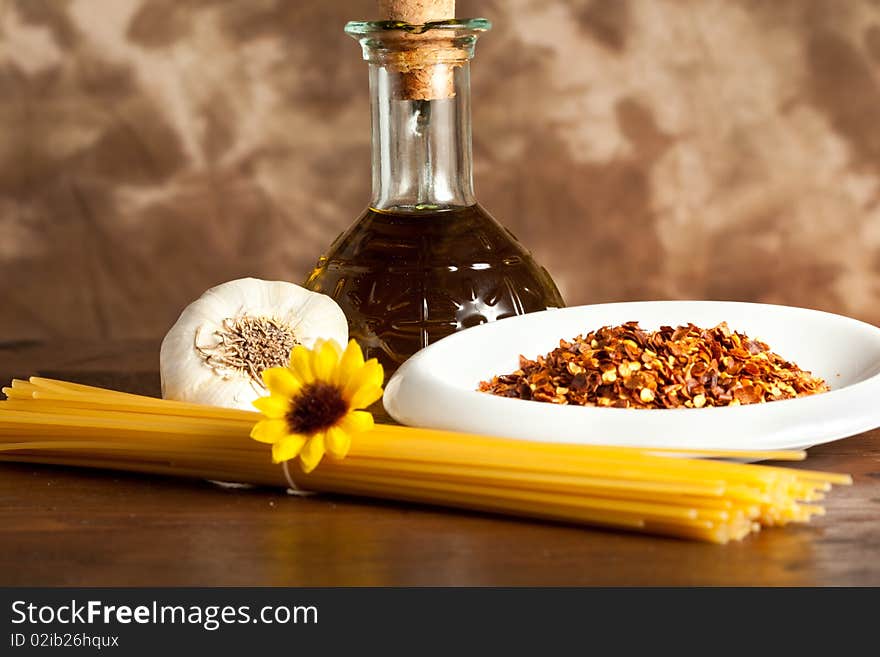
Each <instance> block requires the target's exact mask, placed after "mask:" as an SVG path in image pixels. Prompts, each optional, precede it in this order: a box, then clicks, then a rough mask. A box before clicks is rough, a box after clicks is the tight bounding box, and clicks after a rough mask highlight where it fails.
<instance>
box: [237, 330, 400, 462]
mask: <svg viewBox="0 0 880 657" xmlns="http://www.w3.org/2000/svg"><path fill="white" fill-rule="evenodd" d="M262 376H263V382H264V383H265V384H266V387H267V388H268V389H269V393H270V394H269V395H268V396H266V397H261V398H260V399H257V400H256V401H255V402H254V406H256V407H257V409H259V410H260V412H261V413H263V415H264V416H265V417H266V419H265V420H261V421H260V422H257V424H256V425H255V426H254V428H253V430H252V431H251V438H253V439H254V440H258V441H260V442H262V443H270V444H271V445H272V460H273V461H275V463H281V462H282V461H289V460H290V459H293V458H296V457H297V456H299V461H300V465H301V466H302V469H303V470H304V471H305V472H311V471H312V470H314V469H315V466H317V465H318V463H320V462H321V459H322V458H323V456H324V452H325V451H326V452H327V453H329V454H330V456H332V457H334V458H338V459H341V458H345V455H346V454H347V453H348V448H349V447H350V446H351V436H353V435H355V434H358V433H360V432H362V431H367V430H368V429H371V428H372V427H373V416H372V414H371V413H369V412H368V411H362V410H357V409H360V408H366V407H367V406H369V405H370V404H372V403H373V402H374V401H376V400H377V399H379V398H380V397H381V396H382V379H383V377H384V373H383V371H382V366H381V365H380V364H379V362H378V361H377V360H376V359H375V358H371V359H370V360H368V361H367V362H364V354H363V352H361V349H360V347H359V346H358V345H357V343H356V342H355V341H354V340H352V341H351V342H349V343H348V346H347V347H346V348H345V351H343V350H342V348H341V347H340V346H339V345H338V344H337V343H336V342H335V341H333V340H327V341H321V340H319V341H318V342H316V343H315V347H314V349H311V350H309V349H307V348H306V347H303V346H296V347H294V348H293V351H291V353H290V365H289V366H288V367H271V368H268V369H266V370H263V375H262Z"/></svg>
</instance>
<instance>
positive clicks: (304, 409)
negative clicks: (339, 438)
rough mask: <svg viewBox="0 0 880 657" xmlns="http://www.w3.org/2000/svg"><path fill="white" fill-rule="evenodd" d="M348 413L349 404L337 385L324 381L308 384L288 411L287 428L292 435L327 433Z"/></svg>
mask: <svg viewBox="0 0 880 657" xmlns="http://www.w3.org/2000/svg"><path fill="white" fill-rule="evenodd" d="M346 413H348V402H346V401H345V399H343V397H342V391H341V390H340V389H339V388H338V387H337V386H335V385H332V384H330V383H325V382H323V381H315V382H314V383H309V384H306V385H305V386H303V387H302V389H301V390H300V391H299V393H297V395H296V398H295V399H294V400H293V405H292V407H291V409H290V410H289V411H288V413H287V416H286V419H287V426H288V427H289V428H290V431H291V432H292V433H301V434H306V435H308V434H312V433H315V432H317V431H325V430H327V429H329V428H330V427H332V426H333V425H334V424H336V423H337V422H339V420H341V419H342V418H343V417H345V414H346Z"/></svg>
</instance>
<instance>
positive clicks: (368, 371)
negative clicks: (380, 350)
mask: <svg viewBox="0 0 880 657" xmlns="http://www.w3.org/2000/svg"><path fill="white" fill-rule="evenodd" d="M383 378H384V371H383V370H382V366H381V365H380V364H379V361H377V360H376V359H375V358H371V359H370V360H368V361H367V362H366V363H364V365H363V367H361V368H360V369H359V370H358V371H357V372H355V373H354V374H353V375H352V376H351V378H350V379H348V381H346V382H345V391H344V394H345V397H346V399H349V400H351V398H352V396H353V395H354V393H355V391H357V389H358V388H362V387H364V386H369V385H372V386H381V385H382V380H383Z"/></svg>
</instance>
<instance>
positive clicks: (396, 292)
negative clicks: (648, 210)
mask: <svg viewBox="0 0 880 657" xmlns="http://www.w3.org/2000/svg"><path fill="white" fill-rule="evenodd" d="M489 27H490V24H489V22H488V21H486V20H484V19H470V20H446V21H438V22H432V23H427V24H425V25H411V24H408V23H401V22H392V21H384V22H352V23H349V24H348V25H347V26H346V32H347V33H348V34H349V35H351V36H352V37H354V38H355V39H357V40H358V41H359V42H360V44H361V47H362V49H363V54H364V59H366V60H367V61H368V62H369V67H370V91H371V111H372V134H373V137H372V154H373V155H372V170H373V189H372V199H371V201H370V205H369V207H368V208H367V210H366V211H365V212H364V213H363V214H362V215H361V216H360V218H359V219H358V220H357V221H355V223H354V224H352V225H351V227H349V228H348V229H347V230H346V231H345V232H344V233H343V234H342V235H340V236H339V237H338V238H337V239H336V240H335V242H334V243H333V244H332V245H331V246H330V248H329V250H328V251H327V253H326V254H325V255H323V256H322V257H321V258H320V259H319V260H318V264H317V266H316V267H315V269H314V271H313V272H312V273H311V275H310V276H309V277H308V280H307V282H306V286H307V287H308V288H309V289H312V290H315V291H318V292H324V293H326V294H329V295H330V296H331V297H333V298H334V299H335V300H336V301H337V303H339V305H340V306H341V307H342V309H343V310H344V311H345V314H346V315H347V317H348V320H349V327H350V334H351V337H352V338H354V339H356V340H357V341H358V343H359V344H360V345H361V347H362V348H363V349H364V351H365V355H366V356H367V357H368V358H372V357H376V358H378V359H379V361H380V362H381V363H382V364H383V365H384V366H385V369H386V372H388V373H389V374H390V373H391V372H393V371H394V370H395V369H396V368H397V367H398V366H399V365H400V364H401V363H402V362H403V361H404V360H405V359H406V358H408V357H409V356H411V355H412V354H413V353H415V352H416V351H418V350H419V349H421V348H423V347H426V346H427V345H428V344H430V343H432V342H435V341H436V340H439V339H440V338H442V337H444V336H446V335H449V334H450V333H452V332H454V331H458V330H460V329H465V328H468V327H470V326H475V325H477V324H481V323H483V322H489V321H494V320H497V319H502V318H505V317H511V316H514V315H520V314H523V313H528V312H532V311H536V310H544V309H546V308H553V307H560V306H562V305H563V300H562V298H561V296H560V294H559V291H558V290H557V289H556V285H555V284H554V283H553V280H552V279H551V278H550V275H549V274H548V273H547V271H546V270H545V269H543V268H542V267H540V266H539V265H538V264H536V263H535V261H534V260H533V259H532V256H531V255H530V254H529V252H528V251H527V250H526V249H525V248H524V247H523V246H522V245H521V244H520V243H519V242H517V240H516V239H515V238H514V237H513V235H512V234H511V233H510V232H509V231H508V230H506V229H505V228H504V227H503V226H502V225H501V224H499V223H498V222H497V221H496V220H495V219H493V218H492V217H491V216H490V215H489V213H488V212H486V210H484V209H483V208H482V207H481V206H480V205H479V204H478V203H477V201H476V198H475V197H474V191H473V182H472V178H473V177H472V164H471V161H472V156H471V120H470V79H469V61H470V59H471V58H472V56H473V52H474V46H475V43H476V40H477V36H478V35H479V33H480V32H483V31H485V30H487V29H489Z"/></svg>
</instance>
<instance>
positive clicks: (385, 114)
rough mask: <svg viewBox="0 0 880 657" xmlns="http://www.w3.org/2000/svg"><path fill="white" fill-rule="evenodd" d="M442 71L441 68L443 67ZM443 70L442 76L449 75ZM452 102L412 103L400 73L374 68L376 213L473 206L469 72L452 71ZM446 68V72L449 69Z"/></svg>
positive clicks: (458, 68) (466, 68)
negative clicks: (403, 87) (403, 88)
mask: <svg viewBox="0 0 880 657" xmlns="http://www.w3.org/2000/svg"><path fill="white" fill-rule="evenodd" d="M441 67H442V68H441ZM449 68H450V67H446V66H443V65H440V66H438V70H437V71H436V73H437V74H438V75H442V74H445V75H447V76H448V75H449ZM451 68H452V85H453V88H454V93H453V94H452V95H451V97H448V98H439V99H434V100H407V99H405V98H403V96H405V94H402V93H401V89H400V87H401V81H402V78H401V74H400V73H399V72H395V71H392V70H390V69H389V68H388V67H386V66H384V65H382V64H379V63H371V64H370V92H371V107H372V127H373V197H372V200H371V202H370V205H371V206H372V207H373V208H374V209H376V210H397V211H413V210H423V209H434V210H436V209H446V208H455V207H466V206H470V205H473V204H474V203H475V202H476V200H475V198H474V191H473V170H472V164H471V160H472V153H471V107H470V71H469V66H468V63H467V62H461V63H460V64H458V65H456V66H454V67H451ZM444 69H445V70H444Z"/></svg>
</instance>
